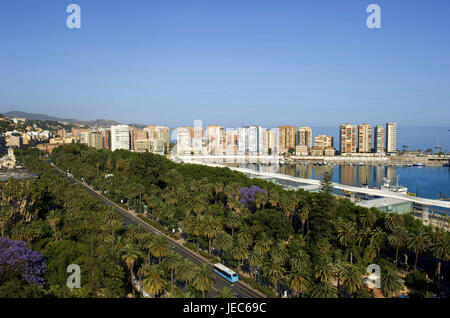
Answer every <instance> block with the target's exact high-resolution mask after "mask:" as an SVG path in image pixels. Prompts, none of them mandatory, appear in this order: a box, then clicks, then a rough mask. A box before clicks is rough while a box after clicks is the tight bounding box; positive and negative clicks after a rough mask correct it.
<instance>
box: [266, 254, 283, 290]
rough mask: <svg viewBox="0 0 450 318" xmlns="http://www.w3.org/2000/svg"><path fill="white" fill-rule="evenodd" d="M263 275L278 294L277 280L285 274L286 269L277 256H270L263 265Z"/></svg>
mask: <svg viewBox="0 0 450 318" xmlns="http://www.w3.org/2000/svg"><path fill="white" fill-rule="evenodd" d="M262 270H263V277H264V278H265V279H267V280H268V281H269V282H270V283H272V284H273V285H274V288H275V292H276V294H277V295H278V281H279V280H280V279H281V278H282V277H283V276H284V275H285V273H286V269H285V268H284V265H283V262H282V261H281V260H280V259H279V258H272V257H271V258H270V259H269V260H268V261H266V262H265V263H264V265H263V268H262Z"/></svg>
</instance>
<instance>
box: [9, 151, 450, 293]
mask: <svg viewBox="0 0 450 318" xmlns="http://www.w3.org/2000/svg"><path fill="white" fill-rule="evenodd" d="M21 157H22V158H21V160H22V161H23V162H24V163H25V164H26V166H27V167H28V168H29V169H31V170H33V171H35V172H37V173H38V174H39V178H38V179H36V180H31V181H26V182H17V181H13V180H10V181H8V182H7V183H4V184H1V185H0V187H1V189H0V190H1V192H2V207H1V212H0V213H1V214H0V225H1V230H2V231H1V235H2V237H4V238H7V239H12V240H22V241H25V242H26V243H27V245H28V246H29V247H31V248H32V249H33V250H35V251H37V252H39V253H41V254H42V255H43V256H44V257H45V259H46V264H47V271H46V273H45V275H44V278H45V284H44V285H43V286H30V285H28V284H27V282H26V281H24V280H23V279H21V278H20V277H19V276H14V275H10V276H6V277H8V279H9V280H8V281H7V282H0V283H1V284H0V286H3V285H5V284H9V285H11V286H12V287H10V288H8V289H5V288H2V287H0V296H1V295H7V296H17V295H19V296H30V295H32V296H50V297H51V296H53V297H71V296H77V297H125V296H127V295H129V294H130V293H131V294H133V295H135V296H136V297H138V296H140V295H139V292H137V291H136V289H135V288H133V287H132V286H133V285H135V281H136V280H137V281H138V282H139V285H141V286H143V288H144V289H145V290H146V291H147V292H148V293H149V294H151V295H152V296H153V297H202V296H203V297H205V296H208V293H207V292H208V290H209V289H210V287H211V286H212V284H213V275H212V273H210V272H209V271H208V269H207V268H206V267H197V266H195V265H194V264H192V263H191V262H190V261H189V260H187V259H182V258H181V256H180V255H178V254H175V253H173V252H171V251H170V249H169V247H168V242H167V240H166V239H164V238H163V237H161V236H153V235H151V234H149V233H147V232H146V231H144V230H143V229H142V228H140V227H131V226H128V227H127V228H125V229H124V227H123V224H122V222H121V221H120V220H119V219H118V218H117V217H116V216H115V215H114V214H113V212H112V211H111V210H110V208H107V207H105V206H104V205H102V204H101V203H100V201H99V200H97V199H95V198H93V197H91V196H89V194H88V193H87V192H86V191H85V190H83V189H82V188H81V187H80V186H76V185H72V184H70V183H68V181H67V180H66V179H65V178H63V177H61V175H58V174H57V172H56V171H54V170H53V169H52V168H51V167H50V166H49V165H47V164H46V163H45V162H44V161H42V160H39V159H38V158H39V155H38V154H37V152H36V151H35V150H33V149H30V150H27V151H25V152H24V153H23V154H22V156H21ZM51 160H52V162H54V163H55V165H56V166H57V167H59V168H61V169H62V170H64V171H69V172H70V173H71V174H73V175H74V177H76V178H78V179H80V180H84V182H85V183H87V184H89V185H91V186H92V187H93V188H94V189H96V190H98V191H99V192H101V193H103V195H105V196H107V197H108V198H109V199H111V200H113V201H115V202H116V203H118V204H121V205H122V206H123V207H125V208H128V209H130V210H134V211H136V212H137V213H138V215H139V216H140V217H141V219H143V220H147V221H148V222H149V223H150V224H152V225H157V226H158V227H159V228H161V229H163V230H164V231H166V232H167V233H171V235H174V236H176V237H177V238H179V239H184V240H185V246H187V247H189V248H191V249H193V250H195V251H197V252H198V253H201V254H202V255H204V256H207V257H209V258H210V259H211V260H216V261H217V262H222V263H224V264H225V265H226V266H228V267H230V268H233V269H234V270H236V271H238V272H239V274H240V276H241V280H245V281H246V282H247V283H249V284H250V285H252V286H253V287H255V288H258V289H259V290H260V291H263V292H265V293H266V294H267V295H268V296H280V295H281V294H282V292H283V291H287V292H288V295H290V296H291V297H320V298H324V297H330V298H331V297H373V293H372V292H371V291H370V290H367V289H366V288H365V287H364V284H363V281H364V278H365V277H366V275H367V273H366V268H367V266H368V265H369V264H378V265H379V266H380V267H381V277H382V280H381V291H382V293H383V295H384V296H385V297H394V296H396V295H398V294H399V293H400V292H402V291H403V290H404V289H405V287H407V288H409V289H410V290H413V291H414V293H413V292H411V295H412V294H414V295H415V296H417V297H426V296H430V295H435V294H437V293H439V292H440V291H441V290H442V287H443V286H444V285H446V284H448V277H449V275H448V274H449V266H448V265H449V264H448V261H449V250H448V246H449V234H448V232H444V231H442V230H439V229H437V228H433V227H430V226H425V225H423V224H422V223H421V222H420V221H419V220H417V219H415V218H414V217H413V216H411V215H399V214H387V213H384V212H381V211H379V210H377V209H367V208H363V207H358V206H356V205H354V204H353V203H351V202H350V201H349V200H346V199H338V198H336V197H335V196H334V195H333V193H332V190H333V189H332V187H331V182H330V176H329V175H328V174H325V175H324V176H323V180H322V182H321V188H320V192H319V193H311V192H307V191H303V190H297V191H287V190H284V189H282V188H281V187H279V186H278V185H276V184H274V183H271V182H268V181H264V180H261V179H252V178H249V177H247V176H246V175H244V174H242V173H239V172H235V171H231V170H230V169H227V168H212V167H206V166H200V165H191V164H177V163H174V162H172V161H170V160H168V159H166V158H165V157H163V156H158V155H154V154H150V153H133V152H129V151H125V150H117V151H114V152H111V151H107V150H95V149H93V148H89V147H87V146H85V145H80V144H69V145H64V146H60V147H58V148H56V149H54V150H53V152H52V154H51ZM24 202H26V203H24ZM20 207H25V208H20ZM20 209H22V210H24V211H21V210H20ZM27 209H28V211H25V210H27ZM16 210H17V211H16ZM71 263H75V264H79V265H80V266H81V268H82V269H83V268H85V270H83V271H82V275H84V276H82V282H84V284H82V288H81V290H69V289H67V287H65V279H66V277H67V276H66V273H65V270H66V267H67V265H69V264H71ZM0 266H1V264H0ZM413 270H414V271H413ZM414 273H415V274H414ZM11 277H13V278H14V279H12V278H11ZM423 277H425V282H426V283H423ZM442 277H444V279H442ZM0 279H5V278H1V276H0ZM24 286H25V287H24ZM5 293H6V294H5ZM219 296H221V297H232V296H236V295H232V294H230V290H228V289H225V290H223V291H221V292H220V293H219Z"/></svg>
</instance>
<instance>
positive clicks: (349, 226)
mask: <svg viewBox="0 0 450 318" xmlns="http://www.w3.org/2000/svg"><path fill="white" fill-rule="evenodd" d="M357 234H358V232H357V229H356V224H355V223H354V222H340V223H339V225H338V240H339V243H340V244H341V245H342V246H343V247H344V248H348V247H350V246H351V245H353V244H354V243H355V240H356V237H357ZM350 263H353V251H350Z"/></svg>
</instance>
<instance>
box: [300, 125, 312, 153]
mask: <svg viewBox="0 0 450 318" xmlns="http://www.w3.org/2000/svg"><path fill="white" fill-rule="evenodd" d="M312 140H313V137H312V129H311V128H310V127H305V126H304V127H300V128H299V129H298V131H297V140H296V145H297V146H306V147H308V150H310V149H311V148H312Z"/></svg>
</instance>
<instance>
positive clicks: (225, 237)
mask: <svg viewBox="0 0 450 318" xmlns="http://www.w3.org/2000/svg"><path fill="white" fill-rule="evenodd" d="M214 245H215V246H216V247H217V248H218V249H219V250H220V251H221V252H222V264H223V263H224V259H225V252H226V251H229V250H230V249H231V248H232V247H233V238H232V237H231V235H229V234H227V233H226V232H223V231H222V232H220V233H219V234H217V236H216V238H215V239H214Z"/></svg>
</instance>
